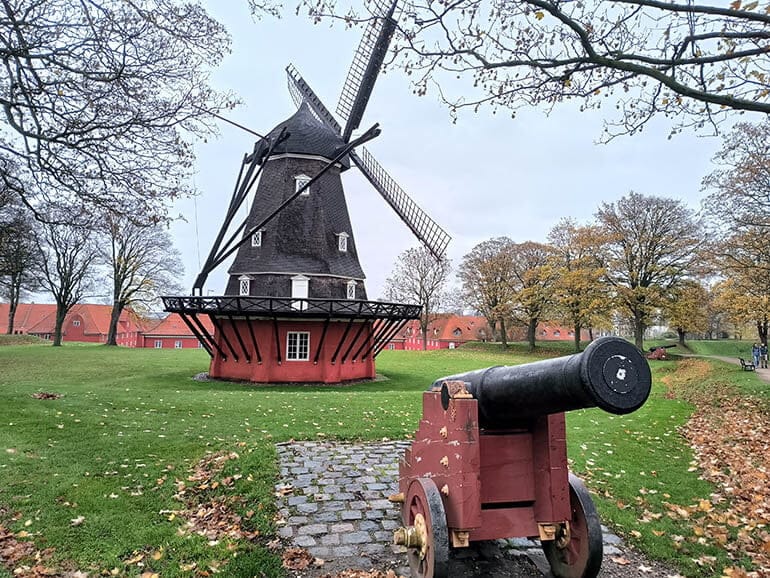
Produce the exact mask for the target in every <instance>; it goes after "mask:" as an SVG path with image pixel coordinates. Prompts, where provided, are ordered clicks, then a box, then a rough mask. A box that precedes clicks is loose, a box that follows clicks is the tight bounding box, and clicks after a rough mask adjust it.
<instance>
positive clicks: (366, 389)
mask: <svg viewBox="0 0 770 578" xmlns="http://www.w3.org/2000/svg"><path fill="white" fill-rule="evenodd" d="M567 347H569V345H567ZM550 349H551V348H543V349H540V348H538V350H536V352H535V353H534V354H533V355H529V354H525V353H524V348H519V347H515V348H514V349H513V351H508V352H501V351H499V350H497V349H495V348H491V347H489V346H486V345H484V346H479V347H469V348H467V349H466V348H460V349H457V350H454V351H441V352H427V353H422V352H384V353H383V354H382V356H381V357H380V358H379V360H378V370H379V371H380V372H381V373H382V374H384V375H385V376H386V377H387V378H388V379H387V380H386V381H381V382H376V383H371V384H363V385H355V386H346V387H283V388H278V387H254V386H245V385H240V384H228V383H216V382H206V383H200V382H195V381H193V380H191V376H192V375H194V374H196V373H198V372H201V371H205V370H206V368H207V363H208V358H207V357H206V355H205V353H203V352H202V351H191V350H178V351H177V350H131V349H122V348H121V349H114V348H106V347H103V346H82V347H73V346H69V345H67V346H65V347H62V348H49V347H23V346H9V347H4V348H2V349H0V424H2V427H0V513H4V515H5V520H3V523H5V525H7V526H8V527H9V528H10V529H11V530H13V531H14V532H15V533H16V535H17V536H21V537H22V538H23V539H25V540H26V539H33V540H35V541H36V542H37V543H38V544H39V545H40V546H41V547H53V548H55V551H54V552H55V553H54V556H55V557H56V560H55V562H57V563H58V564H59V565H63V566H64V567H69V568H73V567H74V568H78V569H80V570H84V571H89V572H101V571H111V570H113V569H117V571H118V572H120V573H121V574H124V573H125V574H131V573H134V574H138V573H140V572H141V571H148V570H152V571H153V572H159V573H160V574H161V575H162V576H164V577H169V576H190V575H194V573H195V571H197V570H202V569H206V568H207V567H209V566H210V565H214V567H219V568H222V566H223V564H227V575H230V576H251V575H253V574H257V575H259V573H260V572H262V573H264V575H266V576H280V575H281V570H280V562H279V560H278V558H277V556H276V555H275V554H273V553H271V552H270V551H269V550H268V549H267V548H266V547H265V545H266V543H267V541H268V540H269V539H270V538H271V537H272V532H273V527H272V518H273V514H274V506H273V484H274V481H275V476H276V466H275V451H274V443H275V442H278V441H285V440H288V439H292V438H293V439H319V438H324V439H341V440H379V439H382V438H383V437H387V438H404V437H408V436H410V435H411V434H412V432H413V431H414V430H415V428H416V426H417V422H418V420H419V418H420V413H421V407H420V403H421V392H422V391H423V390H424V389H425V388H426V387H427V386H428V385H429V384H430V383H431V382H432V381H433V380H434V379H435V378H437V377H439V376H442V375H447V374H450V373H453V372H458V371H465V370H469V369H474V368H478V367H484V366H488V365H498V364H516V363H521V362H525V361H529V360H533V359H536V358H538V357H542V356H543V354H544V353H545V352H546V351H547V350H550ZM556 349H557V350H561V349H562V344H559V345H558V346H556ZM563 352H564V353H567V352H569V350H568V349H567V350H566V351H563ZM675 367H676V365H675V363H673V362H656V363H654V364H653V368H654V374H655V376H656V378H660V377H661V376H662V375H664V374H667V373H670V372H673V371H675ZM717 367H718V369H717V370H716V371H715V372H714V373H713V375H712V376H710V377H709V380H711V381H712V382H713V386H714V387H718V386H719V383H720V382H721V381H723V380H727V381H731V382H735V383H736V384H737V385H738V386H739V387H741V386H743V385H746V386H752V387H751V389H752V390H754V391H758V390H759V388H756V387H754V386H753V385H752V378H753V379H755V380H756V376H753V374H746V375H742V374H741V373H739V372H735V371H734V368H732V367H727V366H726V365H724V364H717ZM736 376H738V379H737V380H736V379H735V378H736ZM702 385H703V386H704V387H710V386H711V385H709V383H705V384H702ZM41 391H44V392H51V393H58V394H62V397H61V398H59V399H50V400H40V399H35V398H33V397H32V395H33V394H34V393H36V392H41ZM691 410H692V408H691V406H690V405H688V404H687V403H685V402H683V401H679V400H677V399H670V398H669V397H668V396H667V395H666V390H665V387H663V386H662V385H661V383H660V381H659V379H656V383H655V386H654V391H653V394H652V396H651V398H650V400H649V402H648V403H647V404H646V405H645V407H643V408H642V409H641V410H639V411H638V412H636V413H635V414H632V415H629V416H623V417H618V416H611V415H608V414H605V413H603V412H600V411H598V410H586V411H579V412H573V413H571V414H570V415H569V417H568V437H569V444H570V458H571V460H572V462H573V466H572V467H573V469H574V470H575V471H576V472H577V473H579V474H581V475H582V476H584V477H585V478H586V479H587V482H588V484H589V487H590V488H591V489H592V490H594V491H596V492H598V495H597V497H596V501H597V505H598V507H599V509H600V513H601V515H602V518H603V520H604V521H605V522H607V523H609V524H610V525H612V526H614V527H615V528H616V530H617V531H618V532H619V533H621V534H623V535H624V536H625V537H626V539H627V540H629V541H632V542H635V543H637V544H639V545H640V546H641V547H642V548H644V549H645V550H647V551H648V552H650V553H651V554H652V555H654V556H655V557H658V558H661V559H668V560H670V561H672V562H674V563H676V564H679V565H680V567H681V569H682V572H683V573H684V574H685V575H698V574H697V572H696V570H698V569H699V568H698V567H696V566H695V565H694V563H693V562H692V559H693V558H699V557H702V556H705V555H709V556H715V557H716V559H717V562H716V563H715V568H716V567H720V566H722V565H725V564H726V563H727V560H726V558H725V556H724V553H723V552H721V550H720V549H719V548H718V547H716V546H714V545H712V544H710V543H705V544H701V543H699V541H698V540H697V539H695V537H694V536H693V535H692V530H691V529H690V528H688V524H687V522H686V521H681V520H679V521H677V520H673V519H671V518H669V517H668V516H666V515H662V516H652V517H650V516H648V513H650V512H652V513H656V512H658V513H665V512H666V511H667V509H668V508H669V507H670V505H671V504H680V505H682V506H688V505H690V504H692V503H697V502H698V500H699V499H701V498H703V497H704V496H708V495H709V493H710V492H711V491H712V488H711V487H710V486H709V485H708V484H707V483H706V482H704V481H702V480H700V479H699V478H698V472H697V471H696V470H694V469H693V468H692V466H691V462H692V455H691V452H690V450H689V448H688V447H687V445H686V443H684V441H683V440H682V438H681V437H680V436H679V435H678V433H677V428H678V427H679V426H680V425H681V424H683V423H684V422H685V420H686V419H687V417H688V415H689V414H690V412H691ZM218 450H225V451H232V452H236V453H237V454H238V456H239V457H238V459H233V460H230V461H229V462H228V465H227V467H226V469H225V470H224V471H223V472H222V473H221V475H220V478H222V479H224V478H225V477H227V478H228V479H229V480H230V484H229V485H226V484H224V483H223V484H220V485H218V487H216V488H214V487H213V486H214V485H215V484H211V487H208V489H205V491H201V492H199V493H197V494H196V499H198V500H210V499H211V498H214V497H217V496H220V497H221V496H232V495H238V496H243V497H244V498H245V501H244V502H243V503H241V504H237V503H236V504H234V507H236V508H239V511H240V512H241V513H242V514H243V515H244V518H245V521H244V525H245V526H247V527H248V529H249V530H252V531H257V532H259V533H260V536H261V537H262V538H263V539H262V540H257V541H256V542H246V541H243V540H220V541H218V542H217V543H213V542H212V543H209V541H207V540H206V539H204V538H202V537H199V536H196V535H194V534H190V533H186V532H183V531H181V530H182V528H183V522H182V520H181V516H175V515H173V514H169V513H168V512H169V511H173V510H180V509H182V508H184V507H189V506H190V504H187V505H183V504H181V503H180V501H179V500H178V499H177V498H175V497H174V496H175V494H176V493H177V492H178V490H179V487H180V486H179V482H180V481H185V480H186V479H187V478H188V476H189V475H190V472H191V468H193V466H194V465H195V464H196V463H197V462H198V460H200V459H201V458H202V457H203V456H204V455H205V454H206V453H207V452H213V451H218ZM233 479H234V480H236V481H235V482H232V480H233ZM247 511H248V513H247ZM11 517H13V519H11ZM246 518H248V519H246ZM640 519H648V521H645V522H640V521H639V520H640ZM78 520H79V522H76V521H78ZM674 536H683V537H684V540H679V541H678V542H677V543H675V542H674V540H672V537H674ZM691 538H692V539H691ZM142 554H143V555H144V558H143V559H142V562H141V564H142V567H141V568H140V567H139V566H138V565H137V564H135V563H131V561H133V560H136V559H137V556H138V555H142ZM127 562H129V563H128V564H127ZM193 565H194V567H195V569H191V568H192V567H193ZM700 570H701V571H702V568H700ZM0 575H2V573H1V572H0Z"/></svg>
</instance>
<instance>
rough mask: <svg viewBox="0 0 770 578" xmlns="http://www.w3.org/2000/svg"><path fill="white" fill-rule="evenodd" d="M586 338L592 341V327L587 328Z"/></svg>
mask: <svg viewBox="0 0 770 578" xmlns="http://www.w3.org/2000/svg"><path fill="white" fill-rule="evenodd" d="M588 340H589V341H593V340H594V328H593V327H589V328H588Z"/></svg>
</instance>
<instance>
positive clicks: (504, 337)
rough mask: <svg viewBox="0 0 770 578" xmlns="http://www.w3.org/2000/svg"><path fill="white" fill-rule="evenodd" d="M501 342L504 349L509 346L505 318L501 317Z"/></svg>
mask: <svg viewBox="0 0 770 578" xmlns="http://www.w3.org/2000/svg"><path fill="white" fill-rule="evenodd" d="M500 343H501V345H502V346H503V349H507V348H508V336H507V335H506V331H505V319H500Z"/></svg>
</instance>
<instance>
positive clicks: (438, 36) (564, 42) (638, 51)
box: [304, 0, 770, 136]
mask: <svg viewBox="0 0 770 578" xmlns="http://www.w3.org/2000/svg"><path fill="white" fill-rule="evenodd" d="M304 4H305V5H306V6H307V7H308V9H309V11H310V13H311V15H312V16H313V17H315V18H318V17H321V16H323V15H335V13H336V17H338V18H344V19H345V20H347V21H348V22H350V21H355V20H357V19H366V18H367V15H366V14H363V13H360V12H355V11H349V12H344V11H343V10H341V9H338V8H337V7H336V6H335V4H336V1H335V0H326V1H322V2H315V1H310V0H305V2H304ZM765 8H766V6H765V5H763V4H759V3H757V2H746V3H742V2H741V0H735V1H734V2H732V3H730V4H729V5H713V4H705V3H700V2H697V1H695V0H693V1H689V2H685V1H683V0H678V1H673V2H662V1H660V0H609V1H604V2H600V1H598V0H586V1H583V2H564V1H561V0H522V1H520V2H495V1H492V0H457V1H454V2H451V3H442V2H438V3H437V2H431V1H429V0H412V1H411V2H409V3H408V5H407V7H406V8H405V9H404V11H403V14H402V16H401V18H400V21H399V22H400V24H399V25H400V29H401V34H400V35H398V37H397V38H396V41H395V47H396V53H397V55H398V56H399V58H400V60H399V61H398V62H399V64H400V66H402V67H403V68H404V69H406V71H407V73H409V74H411V76H412V78H414V79H415V80H414V83H415V92H416V93H417V94H420V95H423V94H425V93H427V92H428V91H429V90H430V89H431V88H435V89H436V90H437V92H438V93H439V95H440V98H442V100H444V101H445V102H447V103H448V104H449V106H450V107H451V110H452V111H457V110H458V109H460V108H462V107H470V108H472V109H474V110H475V109H478V108H479V106H481V105H484V104H489V105H491V106H492V107H494V108H508V109H512V110H514V111H515V110H517V109H519V108H523V107H531V106H533V105H538V104H543V105H545V106H546V107H548V108H551V107H553V106H555V105H556V104H557V103H559V102H563V101H568V100H573V101H578V102H580V104H581V109H588V108H597V109H598V108H601V107H602V106H604V107H607V105H609V106H611V107H612V108H614V109H615V110H616V113H617V115H618V118H617V120H615V121H613V122H612V123H611V124H610V126H608V129H607V130H608V135H609V136H612V135H614V134H618V133H625V134H633V133H635V132H638V131H640V130H642V129H643V128H644V126H645V125H646V124H647V123H648V122H649V121H650V119H652V118H654V117H655V116H659V115H663V116H665V117H667V118H670V119H672V120H673V122H674V123H675V125H674V130H675V131H676V130H681V129H682V128H684V127H692V128H695V129H698V128H701V127H703V126H704V125H715V124H717V123H719V122H720V121H721V120H723V119H724V118H725V117H726V116H727V114H728V113H729V112H730V111H732V110H739V111H753V112H759V113H764V114H767V113H770V90H768V80H770V79H769V78H768V74H770V72H768V70H769V69H770V50H768V46H769V45H770V14H768V13H767V10H766V9H765ZM458 78H460V79H466V80H467V83H468V84H467V85H466V87H465V88H463V87H462V85H461V84H459V83H458V82H457V80H456V79H458Z"/></svg>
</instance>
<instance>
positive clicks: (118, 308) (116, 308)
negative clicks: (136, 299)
mask: <svg viewBox="0 0 770 578" xmlns="http://www.w3.org/2000/svg"><path fill="white" fill-rule="evenodd" d="M121 313H123V306H122V305H121V304H120V303H119V302H118V301H115V302H114V303H113V304H112V312H111V313H110V329H109V331H108V332H107V343H105V345H117V344H118V322H119V321H120V314H121Z"/></svg>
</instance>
